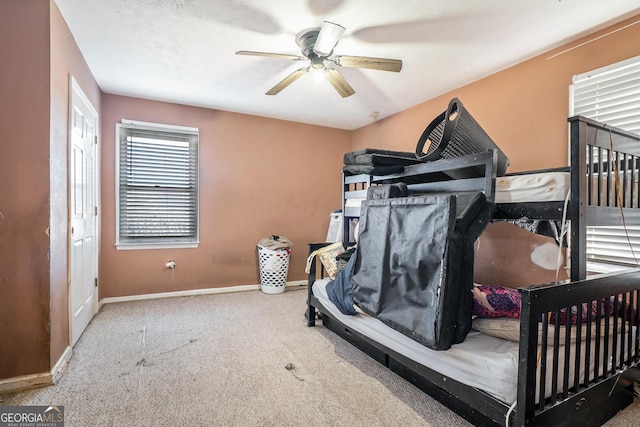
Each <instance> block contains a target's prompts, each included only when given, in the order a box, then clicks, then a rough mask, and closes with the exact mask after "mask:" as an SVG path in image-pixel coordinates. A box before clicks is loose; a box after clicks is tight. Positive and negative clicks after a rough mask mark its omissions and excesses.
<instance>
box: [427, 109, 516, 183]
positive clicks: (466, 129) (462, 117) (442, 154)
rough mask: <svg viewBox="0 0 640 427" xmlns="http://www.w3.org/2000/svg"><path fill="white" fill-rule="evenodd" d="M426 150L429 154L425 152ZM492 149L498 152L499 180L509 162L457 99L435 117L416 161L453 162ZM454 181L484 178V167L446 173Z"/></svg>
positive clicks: (428, 127)
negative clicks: (425, 149) (444, 160)
mask: <svg viewBox="0 0 640 427" xmlns="http://www.w3.org/2000/svg"><path fill="white" fill-rule="evenodd" d="M425 145H426V146H427V152H426V153H424V152H423V150H424V148H425ZM490 149H495V150H496V151H497V152H498V167H497V169H496V171H497V172H496V174H497V176H503V175H504V174H505V173H506V172H507V167H508V166H509V159H508V158H507V156H506V155H505V154H504V153H503V152H502V150H500V148H499V147H498V146H497V145H496V144H495V143H494V142H493V140H492V139H491V137H489V135H487V133H486V132H485V131H484V129H482V127H481V126H480V125H479V124H478V122H476V121H475V119H474V118H473V117H472V116H471V114H470V113H469V112H468V111H467V110H466V109H465V108H464V106H463V105H462V102H460V100H459V99H458V98H453V99H452V100H451V101H450V102H449V107H448V108H447V109H446V110H445V111H444V112H443V113H442V114H440V115H439V116H438V117H436V118H435V119H434V120H433V121H432V122H431V123H430V124H429V126H427V128H426V129H425V130H424V132H423V133H422V136H420V139H419V140H418V145H417V146H416V158H418V159H420V160H422V161H431V160H439V159H452V158H456V157H460V156H464V155H468V154H473V153H482V152H485V151H487V150H490ZM447 175H449V176H450V177H451V178H454V179H462V178H474V177H479V176H483V175H484V170H483V169H482V167H478V168H470V169H466V170H455V171H451V172H447Z"/></svg>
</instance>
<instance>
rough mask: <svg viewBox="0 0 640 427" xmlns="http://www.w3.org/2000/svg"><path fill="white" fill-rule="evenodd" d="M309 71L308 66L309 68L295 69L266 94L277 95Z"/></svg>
mask: <svg viewBox="0 0 640 427" xmlns="http://www.w3.org/2000/svg"><path fill="white" fill-rule="evenodd" d="M307 71H309V68H308V67H307V68H300V69H299V70H296V71H294V72H293V73H291V74H289V75H288V76H287V77H285V78H284V79H282V80H281V81H280V83H278V84H277V85H275V86H274V87H272V88H271V89H269V90H268V91H267V93H266V95H277V94H279V93H280V91H281V90H282V89H284V88H285V87H287V86H289V85H290V84H291V83H293V82H295V81H296V80H298V79H299V78H300V77H302V76H303V75H304V74H306V72H307Z"/></svg>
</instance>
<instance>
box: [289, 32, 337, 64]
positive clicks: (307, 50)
mask: <svg viewBox="0 0 640 427" xmlns="http://www.w3.org/2000/svg"><path fill="white" fill-rule="evenodd" d="M319 33H320V28H319V27H316V28H307V29H306V30H302V31H300V32H299V33H298V34H297V35H296V43H297V44H298V46H300V50H301V51H302V55H304V56H305V57H307V58H309V60H311V66H312V67H314V68H321V67H323V66H324V60H325V58H327V57H328V56H331V53H333V52H331V53H329V55H327V56H318V54H317V53H316V52H315V51H314V50H313V47H314V46H315V44H316V40H317V39H318V34H319Z"/></svg>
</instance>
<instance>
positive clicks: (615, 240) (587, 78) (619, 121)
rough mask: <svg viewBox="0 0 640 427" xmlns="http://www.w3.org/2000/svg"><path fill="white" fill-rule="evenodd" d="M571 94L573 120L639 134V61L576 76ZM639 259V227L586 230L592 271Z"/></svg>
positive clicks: (636, 59)
mask: <svg viewBox="0 0 640 427" xmlns="http://www.w3.org/2000/svg"><path fill="white" fill-rule="evenodd" d="M569 93H570V100H569V105H570V115H571V116H573V115H581V116H585V117H589V118H592V119H594V120H598V121H600V122H603V123H607V124H610V125H612V126H616V127H619V128H621V129H624V130H627V131H630V132H636V133H640V57H636V58H631V59H628V60H626V61H622V62H619V63H617V64H613V65H610V66H607V67H604V68H600V69H598V70H594V71H591V72H588V73H585V74H581V75H578V76H574V78H573V85H572V86H571V88H570V91H569ZM636 179H637V178H636ZM627 235H628V239H627ZM629 241H631V245H632V247H633V250H632V249H631V247H630V246H629ZM636 257H640V227H627V231H626V232H625V230H624V229H623V228H622V227H588V228H587V261H588V262H589V268H590V269H592V270H594V271H609V270H611V267H610V266H609V268H607V267H606V266H605V265H603V264H602V262H605V263H616V264H633V265H635V264H636V259H635V258H636Z"/></svg>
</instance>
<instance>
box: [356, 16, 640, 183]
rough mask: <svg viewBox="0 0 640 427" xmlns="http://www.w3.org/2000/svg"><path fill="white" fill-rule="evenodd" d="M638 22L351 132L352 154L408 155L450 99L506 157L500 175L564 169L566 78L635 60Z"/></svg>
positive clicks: (639, 30)
mask: <svg viewBox="0 0 640 427" xmlns="http://www.w3.org/2000/svg"><path fill="white" fill-rule="evenodd" d="M639 20H640V15H638V16H636V17H634V18H631V19H628V20H626V21H624V22H622V23H620V24H618V25H615V26H612V27H610V28H608V29H605V30H602V31H599V32H597V33H594V34H591V35H589V36H586V37H584V38H582V39H580V40H577V41H575V42H573V43H569V44H567V45H564V46H562V47H560V48H557V49H554V50H552V51H550V52H548V53H544V54H541V55H539V56H537V57H535V58H533V59H531V60H528V61H526V62H523V63H520V64H518V65H515V66H513V67H510V68H508V69H505V70H503V71H501V72H498V73H496V74H493V75H491V76H489V77H486V78H484V79H482V80H479V81H476V82H473V83H470V84H468V85H466V86H463V87H461V88H458V89H456V90H453V91H451V92H449V93H446V94H444V95H441V96H439V97H437V98H434V99H432V100H429V101H427V102H424V103H422V104H419V105H417V106H415V107H412V108H410V109H407V110H405V111H403V112H401V113H399V114H396V115H394V116H391V117H388V118H385V119H383V120H380V121H378V122H375V123H373V124H371V125H368V126H365V127H363V128H361V129H358V130H357V131H355V132H354V133H353V146H352V148H353V149H354V150H356V149H359V148H365V147H374V148H387V149H394V150H400V151H409V152H414V151H415V149H416V145H417V143H418V139H419V138H420V135H421V134H422V132H423V131H424V129H425V128H426V127H427V126H428V125H429V123H430V122H431V121H432V120H433V119H435V118H436V117H437V116H438V115H439V114H440V113H442V112H443V111H445V110H446V109H447V106H448V104H449V101H450V100H451V99H452V98H453V97H458V98H459V99H460V100H461V102H462V103H463V105H464V107H465V109H466V110H468V111H469V112H470V113H471V115H472V116H473V117H474V118H475V119H476V121H477V122H478V123H479V124H480V125H481V126H482V128H483V129H484V130H485V131H486V132H487V134H489V136H491V138H492V139H493V141H494V142H495V143H496V144H497V145H498V146H499V147H500V149H501V150H502V151H504V152H505V154H506V155H507V156H508V157H509V159H510V167H509V169H508V171H510V172H513V171H521V170H528V169H540V168H550V167H556V166H565V165H567V163H568V130H567V129H568V126H567V117H568V114H569V85H570V84H571V79H572V77H573V76H574V75H576V74H581V73H584V72H586V71H590V70H593V69H596V68H600V67H603V66H605V65H609V64H612V63H615V62H618V61H622V60H624V59H628V58H631V57H634V56H638V55H640V43H639V42H638V41H639V40H640V23H638V21H639Z"/></svg>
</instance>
